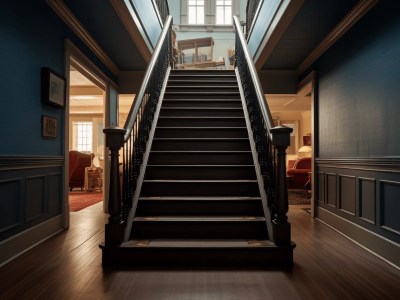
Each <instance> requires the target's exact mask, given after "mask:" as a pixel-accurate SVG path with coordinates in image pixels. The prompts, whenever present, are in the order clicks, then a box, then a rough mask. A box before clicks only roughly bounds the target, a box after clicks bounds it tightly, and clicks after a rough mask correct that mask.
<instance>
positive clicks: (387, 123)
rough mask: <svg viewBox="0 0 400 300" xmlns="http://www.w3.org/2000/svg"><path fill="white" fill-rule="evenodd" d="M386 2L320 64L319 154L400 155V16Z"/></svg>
mask: <svg viewBox="0 0 400 300" xmlns="http://www.w3.org/2000/svg"><path fill="white" fill-rule="evenodd" d="M392 6H394V4H391V3H390V2H389V1H381V2H380V3H379V4H378V5H377V6H376V7H375V8H374V9H373V10H372V11H371V12H370V13H369V14H368V15H367V16H365V17H364V18H363V19H362V20H361V21H360V22H359V24H357V25H356V26H355V27H354V28H353V29H352V30H351V31H350V32H348V33H347V34H346V35H345V36H344V37H343V38H342V39H341V40H340V41H339V42H338V43H337V44H336V45H335V46H334V47H333V48H332V49H331V50H329V51H328V52H327V53H326V54H325V55H324V56H323V57H322V58H321V59H320V60H319V61H318V62H317V64H316V65H315V66H314V69H315V70H317V72H318V76H319V85H318V88H319V93H318V96H319V111H318V113H319V150H320V151H319V156H320V157H379V156H399V155H400V139H399V130H398V119H399V116H400V102H399V95H400V18H399V17H398V13H397V10H396V9H395V7H392Z"/></svg>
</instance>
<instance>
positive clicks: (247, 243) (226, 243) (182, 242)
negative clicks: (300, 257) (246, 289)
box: [121, 239, 276, 248]
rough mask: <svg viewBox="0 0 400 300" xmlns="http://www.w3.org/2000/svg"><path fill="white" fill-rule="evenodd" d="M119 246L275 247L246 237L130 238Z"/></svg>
mask: <svg viewBox="0 0 400 300" xmlns="http://www.w3.org/2000/svg"><path fill="white" fill-rule="evenodd" d="M121 247H157V248H244V247H246V248H248V247H252V248H270V247H276V246H275V245H274V244H273V243H272V242H271V241H269V240H246V239H226V240H225V239H210V240H206V239H150V240H130V241H128V242H125V243H123V244H122V245H121Z"/></svg>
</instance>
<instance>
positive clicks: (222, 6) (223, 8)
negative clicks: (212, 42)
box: [215, 0, 234, 25]
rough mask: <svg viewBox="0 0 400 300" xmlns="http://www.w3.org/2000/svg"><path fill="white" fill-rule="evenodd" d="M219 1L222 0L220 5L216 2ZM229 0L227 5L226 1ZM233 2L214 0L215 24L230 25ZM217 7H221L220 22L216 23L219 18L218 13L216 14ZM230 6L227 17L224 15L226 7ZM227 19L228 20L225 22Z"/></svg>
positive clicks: (231, 0) (232, 0)
mask: <svg viewBox="0 0 400 300" xmlns="http://www.w3.org/2000/svg"><path fill="white" fill-rule="evenodd" d="M219 1H222V3H223V4H222V5H221V4H218V2H219ZM227 1H230V5H227V4H226V2H227ZM233 3H234V0H216V1H215V25H232V24H233V23H232V18H233ZM218 8H222V20H223V22H222V23H218V18H219V14H218V11H219V10H218ZM227 8H230V15H229V18H228V19H227V16H226V9H227ZM227 20H228V22H227Z"/></svg>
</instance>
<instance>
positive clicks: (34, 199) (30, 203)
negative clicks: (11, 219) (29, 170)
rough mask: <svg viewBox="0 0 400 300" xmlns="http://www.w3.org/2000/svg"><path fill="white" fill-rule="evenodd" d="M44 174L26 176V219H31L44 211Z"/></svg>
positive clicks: (41, 214) (39, 215)
mask: <svg viewBox="0 0 400 300" xmlns="http://www.w3.org/2000/svg"><path fill="white" fill-rule="evenodd" d="M45 179H46V177H45V176H35V177H27V178H26V196H25V199H26V220H27V221H32V220H34V219H36V218H39V217H41V216H43V215H44V213H45V196H44V195H45V190H44V189H45Z"/></svg>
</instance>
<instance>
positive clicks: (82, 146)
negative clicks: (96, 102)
mask: <svg viewBox="0 0 400 300" xmlns="http://www.w3.org/2000/svg"><path fill="white" fill-rule="evenodd" d="M92 141H93V123H92V122H74V123H73V149H75V150H78V151H81V152H92V149H93V147H92Z"/></svg>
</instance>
